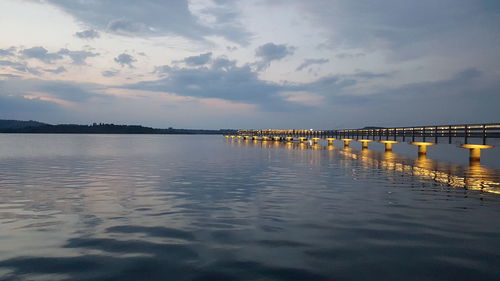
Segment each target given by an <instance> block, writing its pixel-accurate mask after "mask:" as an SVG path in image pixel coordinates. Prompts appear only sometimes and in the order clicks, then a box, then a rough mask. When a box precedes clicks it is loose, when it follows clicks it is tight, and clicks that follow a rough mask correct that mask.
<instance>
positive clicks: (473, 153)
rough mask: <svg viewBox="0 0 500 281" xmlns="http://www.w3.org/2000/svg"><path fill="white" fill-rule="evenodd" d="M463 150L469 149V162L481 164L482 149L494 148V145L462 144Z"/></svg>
mask: <svg viewBox="0 0 500 281" xmlns="http://www.w3.org/2000/svg"><path fill="white" fill-rule="evenodd" d="M460 147H461V148H467V149H469V160H470V161H471V162H479V160H480V159H481V149H488V148H493V147H494V146H493V145H485V144H462V145H460Z"/></svg>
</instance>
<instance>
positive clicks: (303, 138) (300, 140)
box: [299, 137, 307, 142]
mask: <svg viewBox="0 0 500 281" xmlns="http://www.w3.org/2000/svg"><path fill="white" fill-rule="evenodd" d="M306 140H307V138H305V137H299V142H305V141H306Z"/></svg>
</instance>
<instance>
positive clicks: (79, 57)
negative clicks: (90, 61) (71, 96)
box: [21, 46, 99, 65]
mask: <svg viewBox="0 0 500 281" xmlns="http://www.w3.org/2000/svg"><path fill="white" fill-rule="evenodd" d="M21 55H22V56H23V57H24V58H28V59H37V60H40V61H42V62H45V63H53V62H54V61H57V60H62V59H63V58H64V57H69V58H70V59H71V60H72V63H73V64H77V65H83V64H86V59H87V58H90V57H96V56H98V55H99V53H92V52H89V51H84V50H82V51H71V50H68V49H66V48H63V49H60V50H59V51H58V52H53V53H50V52H49V51H48V50H47V49H45V48H44V47H41V46H36V47H31V48H28V49H23V50H21Z"/></svg>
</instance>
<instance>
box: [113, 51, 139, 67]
mask: <svg viewBox="0 0 500 281" xmlns="http://www.w3.org/2000/svg"><path fill="white" fill-rule="evenodd" d="M136 61H137V60H136V59H135V58H134V57H133V56H131V55H129V54H126V53H123V54H119V55H118V56H117V57H116V58H115V62H116V63H118V64H119V65H121V66H122V67H124V66H128V67H130V68H133V67H134V66H133V65H132V64H133V63H134V62H136Z"/></svg>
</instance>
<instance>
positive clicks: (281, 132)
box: [226, 123, 500, 161]
mask: <svg viewBox="0 0 500 281" xmlns="http://www.w3.org/2000/svg"><path fill="white" fill-rule="evenodd" d="M226 138H243V139H252V140H262V141H289V142H290V141H294V140H297V141H299V142H312V143H318V141H319V140H320V139H324V140H326V141H327V143H328V145H333V142H334V141H335V140H340V141H343V142H344V146H345V147H348V146H349V143H350V142H351V141H353V140H356V141H359V142H361V143H362V148H363V149H366V148H368V143H369V142H372V141H378V142H380V143H384V144H385V149H386V151H391V150H392V145H393V144H396V143H399V142H410V144H411V145H415V146H418V152H419V154H420V155H423V154H426V153H427V146H431V145H436V144H438V143H439V142H447V143H449V144H451V143H452V141H453V140H454V139H459V140H460V141H461V142H462V144H461V145H460V147H462V148H466V149H469V150H470V160H471V161H479V159H480V151H481V149H488V148H493V147H494V146H493V145H487V139H498V138H500V123H488V124H461V125H437V126H417V127H394V128H363V129H341V130H312V129H310V130H302V129H299V130H297V129H261V130H238V131H237V133H236V135H226ZM471 140H475V141H476V142H478V141H479V142H481V143H480V144H479V143H471Z"/></svg>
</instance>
